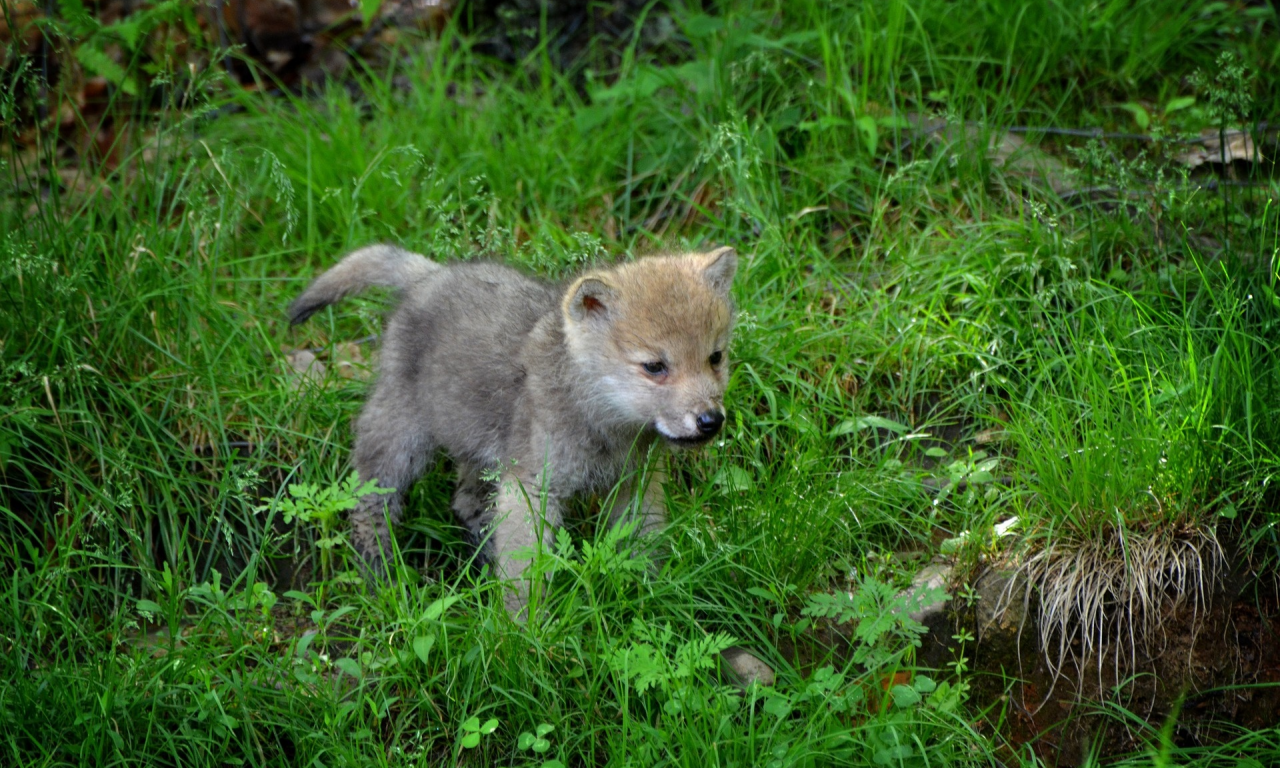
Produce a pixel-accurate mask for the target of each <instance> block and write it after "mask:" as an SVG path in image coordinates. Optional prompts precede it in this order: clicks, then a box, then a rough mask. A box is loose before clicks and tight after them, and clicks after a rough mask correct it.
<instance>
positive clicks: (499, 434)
mask: <svg viewBox="0 0 1280 768" xmlns="http://www.w3.org/2000/svg"><path fill="white" fill-rule="evenodd" d="M736 264H737V261H736V256H735V255H734V254H733V253H732V250H731V249H721V250H719V251H716V252H714V253H713V254H710V255H700V254H689V255H684V256H669V257H655V258H651V259H642V260H640V261H637V262H632V263H630V264H625V265H621V266H619V267H616V268H614V269H610V270H599V271H595V272H591V273H589V274H588V275H586V276H584V277H583V278H580V279H578V280H577V281H575V282H573V283H572V284H570V285H569V286H567V287H566V286H556V285H552V284H549V283H546V282H542V281H540V280H536V279H533V278H531V277H528V276H526V275H524V274H522V273H520V272H518V271H516V270H513V269H510V268H508V267H505V266H502V265H499V264H494V263H460V264H453V265H448V266H442V265H439V264H436V263H435V262H432V261H430V260H429V259H427V258H426V257H424V256H420V255H418V254H412V253H409V252H407V251H403V250H401V249H399V248H394V247H391V246H372V247H369V248H364V249H361V250H358V251H356V252H354V253H352V254H351V255H349V256H347V257H346V258H345V259H343V260H342V261H341V262H339V263H338V264H337V265H336V266H335V267H333V268H332V269H330V270H329V271H328V272H326V273H325V274H323V275H321V276H320V277H319V278H318V279H317V280H316V281H315V282H314V283H313V284H312V286H311V287H310V288H308V289H307V291H306V292H305V293H303V294H302V295H301V296H300V297H299V298H298V299H297V300H296V301H294V302H293V304H292V305H291V306H290V309H289V314H290V317H291V318H292V319H293V321H294V322H301V321H302V320H305V319H306V318H307V317H308V316H310V315H311V314H313V313H314V312H316V311H318V310H319V309H321V308H323V307H324V306H325V305H327V304H330V303H332V302H335V301H337V300H339V299H340V298H342V297H343V296H346V295H349V294H351V293H354V292H356V291H358V290H360V289H362V288H364V287H366V286H369V285H382V286H389V287H394V288H399V289H401V291H402V298H401V301H400V304H399V306H398V307H397V309H396V310H395V311H394V313H393V314H392V315H391V317H390V319H389V321H388V322H387V324H386V330H385V333H384V337H383V341H382V358H381V363H380V371H379V378H378V381H377V383H376V384H375V386H374V388H373V392H372V394H371V395H370V397H369V400H368V402H367V403H366V404H365V407H364V410H363V411H362V412H361V414H360V417H359V419H358V421H357V423H356V445H355V465H356V470H357V471H358V472H359V474H360V476H361V477H362V478H373V479H376V480H377V481H378V483H379V485H381V486H382V487H385V488H394V489H397V491H396V492H395V493H393V494H388V495H385V496H379V495H369V496H366V497H364V498H363V499H361V501H360V503H359V505H358V507H357V509H356V510H354V511H353V512H352V515H351V526H352V533H351V540H352V545H353V546H354V547H355V549H356V551H357V552H358V553H359V555H360V556H361V557H362V558H363V560H364V562H365V564H366V571H367V573H368V575H371V576H381V575H385V574H386V573H387V558H388V556H389V554H390V533H389V531H388V527H387V522H388V521H390V522H391V523H397V522H399V520H400V517H401V511H402V505H403V498H404V492H405V491H406V490H407V489H408V488H409V486H410V485H412V484H413V482H414V481H415V480H416V479H417V478H418V476H419V475H420V474H421V473H422V472H423V469H424V467H425V466H426V462H427V460H428V459H429V458H430V457H431V456H432V455H433V454H434V453H435V451H436V450H438V449H444V450H446V451H448V453H449V454H450V455H451V456H452V457H453V459H454V461H455V463H456V465H457V467H458V484H457V490H456V492H455V495H454V501H453V509H454V512H455V513H456V515H457V516H458V518H459V520H460V521H461V522H462V523H463V524H465V525H466V526H467V527H468V529H469V530H470V531H471V533H472V535H473V536H474V537H475V538H476V540H477V541H486V540H487V554H488V555H489V556H490V559H491V560H492V562H493V563H494V565H495V566H496V569H497V571H498V573H499V575H500V576H502V577H503V578H505V579H511V580H514V582H515V583H514V586H513V588H512V589H511V590H510V591H509V592H508V594H507V599H506V605H507V608H508V610H509V611H511V612H512V613H513V614H515V615H520V614H521V613H522V611H523V608H524V606H525V604H526V603H527V599H528V598H527V596H528V584H527V583H525V582H524V580H523V579H522V578H521V577H522V576H523V573H524V570H525V567H526V565H527V560H521V559H515V558H514V557H513V556H514V555H516V553H517V552H518V551H519V550H522V549H527V548H530V547H533V546H535V545H537V544H538V543H539V542H541V543H542V544H543V545H549V544H550V543H551V541H552V536H553V533H554V529H555V527H556V526H558V525H559V524H560V519H561V518H560V508H561V503H562V502H563V501H564V500H565V499H566V498H568V497H569V496H571V495H573V494H576V493H581V492H594V493H608V492H609V491H610V490H611V489H613V488H614V487H615V486H616V485H617V484H618V483H619V482H622V485H621V487H620V488H619V489H618V493H617V495H616V497H615V499H616V500H615V502H614V503H613V506H612V508H611V509H609V510H608V515H609V519H610V521H611V522H614V523H616V522H620V521H622V520H623V519H626V518H629V517H631V516H638V517H639V519H640V525H639V528H640V530H641V532H642V533H648V532H651V531H653V530H656V529H658V528H660V527H661V526H662V525H663V524H664V523H665V520H666V510H665V506H664V503H663V493H662V487H661V482H662V481H663V478H661V477H659V478H658V480H657V482H646V483H644V487H643V488H642V487H640V485H639V483H638V481H637V479H636V478H638V477H639V475H640V470H641V467H642V465H643V461H644V457H645V456H646V455H647V454H648V452H649V449H650V448H651V447H654V446H658V445H660V444H661V443H662V442H671V443H675V444H680V445H686V444H695V443H699V442H705V440H706V439H709V438H710V437H711V436H712V435H714V430H715V429H718V427H719V422H718V421H717V422H715V424H714V428H711V431H710V432H707V429H708V428H709V427H708V425H706V424H704V423H703V422H702V421H699V418H700V417H699V415H700V414H701V415H702V417H704V418H705V417H706V416H707V414H718V415H719V418H720V419H723V405H722V400H723V394H724V384H725V380H726V377H727V370H728V363H727V359H726V360H724V362H723V363H719V362H717V363H716V364H714V365H712V364H710V363H709V362H708V361H709V360H710V357H709V356H710V355H712V353H713V351H714V352H716V353H722V354H723V351H724V348H725V346H726V345H727V343H728V333H729V326H730V323H731V319H732V312H731V308H730V306H729V297H728V290H729V286H730V284H731V283H732V279H733V272H734V270H735V269H736ZM725 357H727V355H725ZM650 359H661V360H663V361H664V362H665V363H666V365H667V367H668V371H669V375H663V376H661V377H658V378H655V377H653V376H650V375H649V374H647V373H645V372H644V370H643V369H642V364H643V363H645V362H647V361H649V360H650ZM716 359H717V360H719V359H720V355H717V356H716ZM699 430H701V431H699ZM661 437H665V438H667V440H665V441H663V440H660V438H661ZM486 472H493V473H494V474H495V475H496V476H497V478H498V479H497V482H496V483H494V482H490V481H486V479H485V476H486V475H485V473H486ZM637 499H638V500H639V503H638V504H637V503H635V502H636V500H637Z"/></svg>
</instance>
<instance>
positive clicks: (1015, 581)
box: [974, 571, 1027, 639]
mask: <svg viewBox="0 0 1280 768" xmlns="http://www.w3.org/2000/svg"><path fill="white" fill-rule="evenodd" d="M974 587H975V590H976V592H977V595H978V599H977V602H976V604H975V607H976V609H977V620H978V638H979V639H982V638H983V637H984V636H985V635H987V634H988V633H990V632H993V631H994V632H1001V633H1002V632H1008V631H1011V630H1014V631H1019V630H1021V629H1022V625H1023V624H1024V623H1025V622H1026V620H1027V611H1026V600H1025V597H1026V588H1027V587H1026V580H1025V579H1024V578H1023V577H1022V576H1021V575H1020V574H1019V573H1018V572H1017V571H988V572H987V573H984V574H983V575H982V577H981V578H979V579H978V583H977V584H975V585H974Z"/></svg>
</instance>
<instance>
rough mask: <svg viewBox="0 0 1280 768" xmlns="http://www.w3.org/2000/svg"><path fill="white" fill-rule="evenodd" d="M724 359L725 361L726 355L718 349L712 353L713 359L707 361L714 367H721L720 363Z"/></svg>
mask: <svg viewBox="0 0 1280 768" xmlns="http://www.w3.org/2000/svg"><path fill="white" fill-rule="evenodd" d="M723 359H724V353H722V352H721V351H720V350H718V349H717V350H716V351H715V352H712V353H711V357H709V358H707V361H708V362H709V363H711V364H712V365H719V364H720V361H721V360H723Z"/></svg>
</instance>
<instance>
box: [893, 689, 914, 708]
mask: <svg viewBox="0 0 1280 768" xmlns="http://www.w3.org/2000/svg"><path fill="white" fill-rule="evenodd" d="M889 692H890V693H891V694H893V703H894V704H896V705H898V706H899V707H902V708H903V709H905V708H907V707H914V706H915V705H917V704H919V703H920V694H918V693H916V691H915V689H914V688H912V687H910V686H907V685H895V686H893V688H891V689H889Z"/></svg>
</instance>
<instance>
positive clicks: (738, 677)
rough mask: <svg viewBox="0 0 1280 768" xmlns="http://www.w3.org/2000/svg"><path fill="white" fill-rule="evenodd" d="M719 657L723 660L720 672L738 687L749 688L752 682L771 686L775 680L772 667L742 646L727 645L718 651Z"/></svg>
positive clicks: (775, 676)
mask: <svg viewBox="0 0 1280 768" xmlns="http://www.w3.org/2000/svg"><path fill="white" fill-rule="evenodd" d="M720 659H721V661H722V662H724V663H723V664H721V666H720V670H721V672H722V673H724V674H725V677H727V678H729V680H730V681H731V682H733V684H734V685H736V686H738V687H739V688H749V687H751V685H752V684H753V683H754V684H758V685H764V686H771V685H773V684H774V682H776V681H777V675H775V674H774V672H773V668H772V667H770V666H769V665H768V664H765V663H764V662H763V661H762V660H761V659H760V657H759V656H756V655H755V654H754V653H752V652H751V651H748V650H747V649H746V648H743V647H742V646H738V645H732V646H729V647H728V648H726V649H724V650H723V651H721V652H720Z"/></svg>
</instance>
